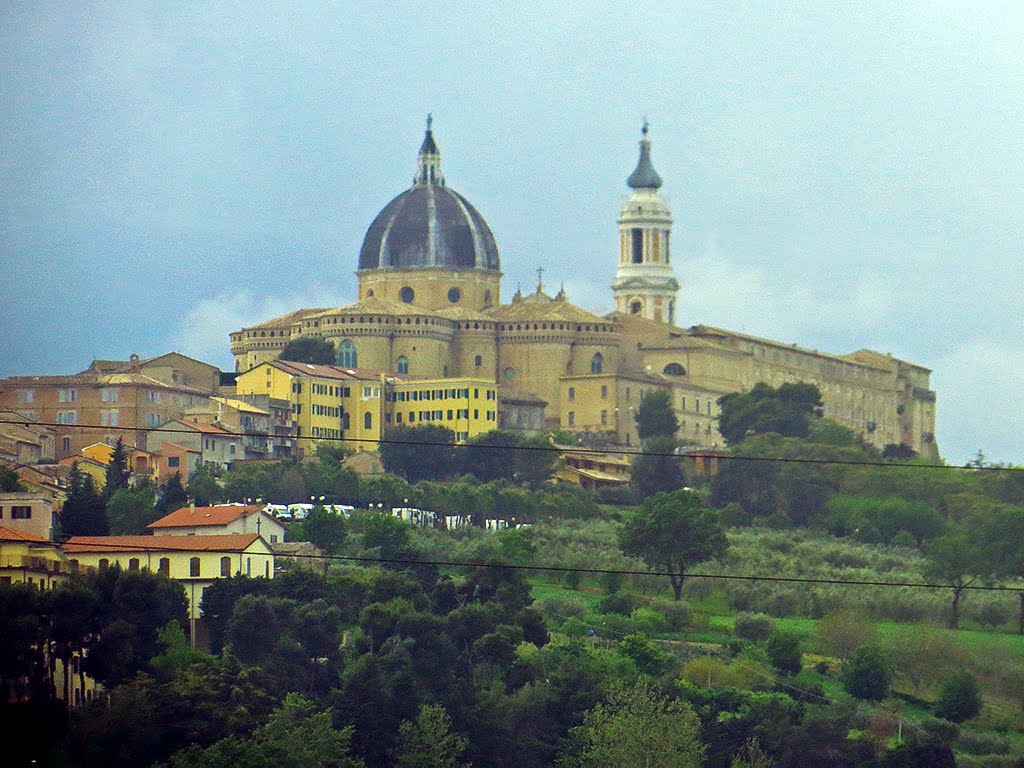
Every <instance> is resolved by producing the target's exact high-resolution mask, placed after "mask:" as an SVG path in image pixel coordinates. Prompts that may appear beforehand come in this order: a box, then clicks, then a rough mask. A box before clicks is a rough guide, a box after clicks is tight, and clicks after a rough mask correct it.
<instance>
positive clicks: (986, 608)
mask: <svg viewBox="0 0 1024 768" xmlns="http://www.w3.org/2000/svg"><path fill="white" fill-rule="evenodd" d="M975 619H976V620H977V622H978V623H979V624H981V625H982V626H983V627H988V628H989V629H992V628H995V627H999V626H1002V625H1003V624H1005V623H1006V622H1008V621H1009V620H1010V612H1009V611H1008V610H1006V607H1005V606H1004V605H1003V604H1002V603H995V602H991V601H990V602H986V603H982V604H981V605H980V606H978V611H977V614H976V616H975Z"/></svg>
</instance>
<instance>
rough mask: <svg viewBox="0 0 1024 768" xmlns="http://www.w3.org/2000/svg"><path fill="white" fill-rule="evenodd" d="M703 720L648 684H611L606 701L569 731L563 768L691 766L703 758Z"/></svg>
mask: <svg viewBox="0 0 1024 768" xmlns="http://www.w3.org/2000/svg"><path fill="white" fill-rule="evenodd" d="M699 733H700V721H699V720H698V719H697V716H696V715H695V714H694V713H693V710H692V709H691V708H690V705H689V704H687V703H686V702H684V701H679V700H677V701H669V700H668V699H667V698H665V697H664V696H663V695H661V694H660V693H659V692H658V691H657V690H656V689H655V688H654V686H653V685H652V684H651V683H650V682H646V681H641V682H638V683H636V684H635V685H634V686H633V687H631V688H625V687H622V686H616V687H613V688H612V690H611V691H610V692H609V694H608V698H607V700H606V701H605V702H602V703H599V704H598V705H597V706H595V707H594V708H593V709H591V710H590V711H589V712H587V714H586V715H585V716H584V718H583V725H581V726H579V727H577V728H573V729H572V731H571V739H572V742H571V747H570V750H569V751H568V752H567V753H565V754H563V755H562V758H561V759H560V760H559V762H558V764H559V765H560V766H563V768H573V767H575V766H580V767H582V766H588V767H589V768H621V766H624V765H634V766H643V768H662V767H664V768H688V767H689V766H694V767H695V766H698V765H700V764H701V761H702V759H703V757H704V746H703V745H702V744H701V743H700V740H699Z"/></svg>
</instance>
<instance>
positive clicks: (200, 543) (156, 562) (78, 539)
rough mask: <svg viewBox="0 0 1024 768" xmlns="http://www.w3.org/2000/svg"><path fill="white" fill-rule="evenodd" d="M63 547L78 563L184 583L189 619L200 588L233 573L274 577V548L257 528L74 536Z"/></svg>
mask: <svg viewBox="0 0 1024 768" xmlns="http://www.w3.org/2000/svg"><path fill="white" fill-rule="evenodd" d="M64 552H65V554H66V555H67V557H68V559H69V560H70V562H71V567H72V569H76V568H109V567H112V566H114V565H118V566H120V567H121V568H122V569H124V570H128V571H139V570H147V571H152V572H155V573H162V574H163V575H165V576H167V577H168V578H170V579H174V580H175V581H179V582H181V583H182V585H183V586H184V589H185V596H186V597H187V599H188V611H189V619H197V618H199V616H200V606H201V603H202V599H203V591H204V590H205V589H206V588H207V587H208V586H210V584H212V583H213V582H214V581H216V580H217V579H226V578H230V577H231V576H238V575H244V576H252V577H261V578H267V579H271V578H273V577H274V552H273V550H272V549H271V548H270V545H269V544H267V542H266V541H264V540H263V538H262V537H261V536H260V535H259V534H256V533H233V534H223V535H213V536H209V535H203V536H72V537H71V538H70V539H68V540H67V541H66V542H65V543H64Z"/></svg>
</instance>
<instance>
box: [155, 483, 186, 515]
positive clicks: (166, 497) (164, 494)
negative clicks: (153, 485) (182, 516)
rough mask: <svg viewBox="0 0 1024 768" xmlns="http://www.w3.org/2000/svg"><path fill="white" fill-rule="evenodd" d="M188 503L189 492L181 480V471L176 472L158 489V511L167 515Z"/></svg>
mask: <svg viewBox="0 0 1024 768" xmlns="http://www.w3.org/2000/svg"><path fill="white" fill-rule="evenodd" d="M187 504H188V492H187V491H186V490H185V486H184V485H182V482H181V472H175V473H174V474H173V475H171V476H170V477H169V478H168V479H167V482H166V483H164V484H163V485H161V486H160V488H159V490H158V491H157V499H156V511H157V513H158V514H159V517H158V518H157V519H159V518H160V517H165V516H166V515H169V514H171V512H174V511H175V510H178V509H181V508H182V507H184V506H186V505H187Z"/></svg>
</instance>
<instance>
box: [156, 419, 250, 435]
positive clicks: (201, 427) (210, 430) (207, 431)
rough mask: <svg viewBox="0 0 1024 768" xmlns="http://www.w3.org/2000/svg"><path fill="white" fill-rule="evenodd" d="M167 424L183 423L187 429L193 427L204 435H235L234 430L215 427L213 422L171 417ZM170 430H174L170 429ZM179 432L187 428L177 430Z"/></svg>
mask: <svg viewBox="0 0 1024 768" xmlns="http://www.w3.org/2000/svg"><path fill="white" fill-rule="evenodd" d="M167 423H168V424H184V425H185V426H186V427H188V428H189V429H194V430H195V431H196V432H202V433H203V434H204V435H230V436H232V437H234V436H235V433H234V432H229V431H228V430H226V429H221V428H220V427H215V426H213V424H202V423H200V422H198V421H185V419H171V420H170V421H169V422H167ZM170 431H171V432H173V431H175V430H170ZM178 431H180V432H187V431H188V430H178Z"/></svg>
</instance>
